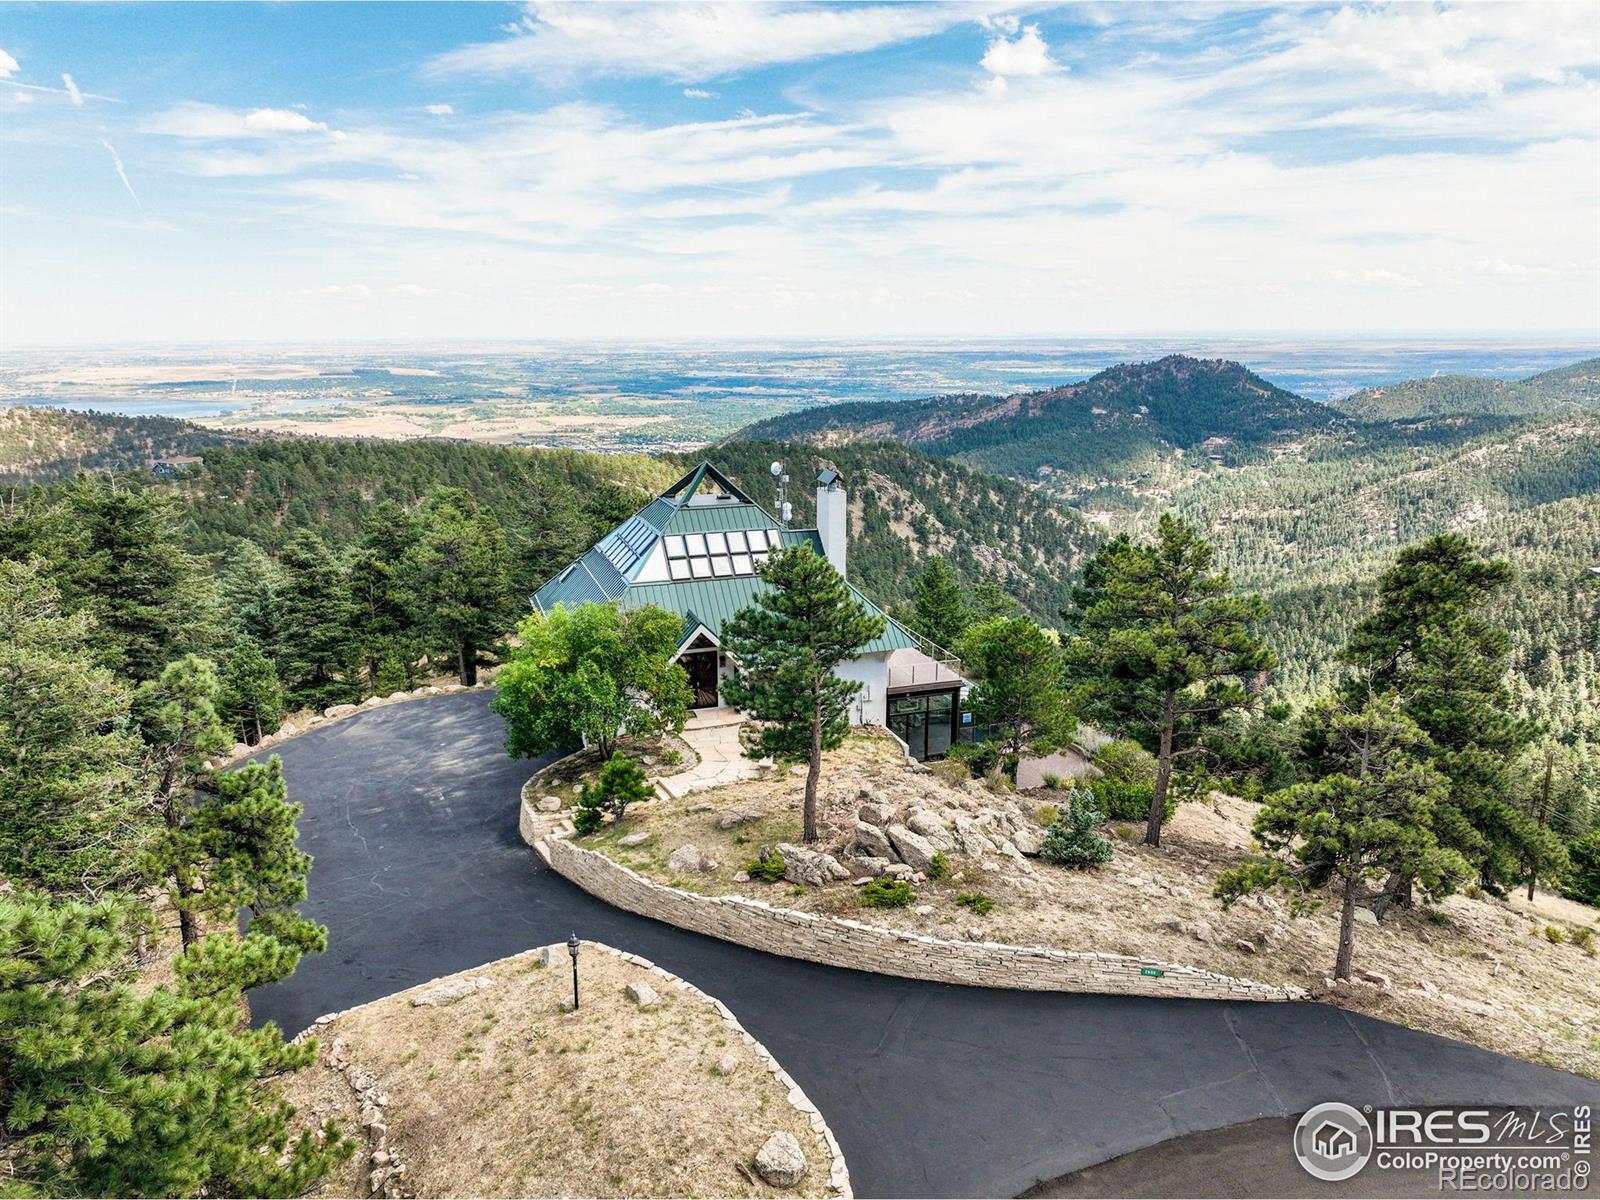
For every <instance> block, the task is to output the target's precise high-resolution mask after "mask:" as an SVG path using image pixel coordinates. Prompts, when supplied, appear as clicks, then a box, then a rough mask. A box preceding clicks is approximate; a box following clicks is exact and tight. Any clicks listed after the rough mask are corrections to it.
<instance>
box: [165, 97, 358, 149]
mask: <svg viewBox="0 0 1600 1200" xmlns="http://www.w3.org/2000/svg"><path fill="white" fill-rule="evenodd" d="M144 129H145V131H146V132H148V133H159V134H165V135H167V136H169V137H181V138H195V139H202V140H213V141H221V140H228V139H233V138H258V137H272V136H274V135H276V134H306V133H319V134H330V135H331V136H334V137H337V136H338V135H337V134H336V133H333V131H331V130H329V128H328V126H327V125H326V124H325V123H324V122H322V121H313V120H312V119H311V118H310V117H308V116H306V115H305V113H302V112H296V111H294V110H293V109H288V108H255V109H250V110H249V111H240V110H238V109H232V108H222V107H219V106H218V105H215V104H195V103H189V104H178V105H174V106H173V107H172V108H169V109H167V110H166V111H165V112H162V113H158V114H157V115H156V116H154V117H152V118H151V119H150V120H148V121H147V122H145V125H144Z"/></svg>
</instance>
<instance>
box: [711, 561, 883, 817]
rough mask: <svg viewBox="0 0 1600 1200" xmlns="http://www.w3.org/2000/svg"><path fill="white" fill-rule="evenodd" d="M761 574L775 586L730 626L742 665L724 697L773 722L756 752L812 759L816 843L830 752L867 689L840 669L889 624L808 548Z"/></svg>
mask: <svg viewBox="0 0 1600 1200" xmlns="http://www.w3.org/2000/svg"><path fill="white" fill-rule="evenodd" d="M758 573H759V574H760V576H761V580H762V582H763V583H764V584H765V585H766V586H765V587H763V588H762V589H761V591H760V592H759V593H758V594H757V596H756V603H755V604H754V605H753V606H751V607H749V608H743V609H740V610H739V611H738V612H736V613H734V615H733V616H732V617H731V618H730V619H729V620H728V621H727V622H725V623H724V624H723V627H722V648H723V650H724V651H726V652H727V653H728V654H729V655H730V656H731V657H732V658H733V660H734V664H735V674H734V675H733V677H731V678H729V679H727V680H724V683H723V689H722V691H723V695H724V696H725V697H726V698H727V700H728V702H729V703H730V704H733V705H734V706H736V707H738V708H742V709H744V710H745V711H746V712H749V713H750V714H751V715H752V716H754V717H755V718H756V719H757V720H758V721H761V722H764V724H762V725H761V727H760V733H759V737H758V743H759V750H757V751H755V753H758V754H761V755H767V754H770V755H773V756H774V757H776V758H780V759H786V760H790V761H802V760H803V761H805V762H807V764H808V768H807V771H806V789H805V803H804V807H803V826H804V832H803V837H804V839H805V840H806V841H808V842H812V841H815V840H816V838H817V781H818V780H819V779H820V778H821V775H822V752H823V751H824V750H833V749H837V748H838V746H839V745H840V744H841V743H842V742H843V741H844V736H845V733H846V732H847V731H848V730H849V728H850V702H851V700H852V699H854V698H855V695H856V693H857V692H858V691H860V690H861V684H860V682H859V681H856V680H847V679H840V678H839V677H838V676H837V675H835V674H834V673H833V671H834V668H835V667H837V666H838V665H839V664H840V663H842V662H844V661H845V660H847V659H849V658H852V657H854V655H855V653H856V652H857V651H858V650H860V649H861V647H862V646H864V645H866V644H867V643H868V642H870V641H872V640H873V639H874V638H877V637H881V636H882V635H883V629H884V623H883V618H881V617H875V616H873V615H872V614H870V613H869V612H868V611H867V609H866V606H865V605H863V604H862V603H861V601H860V600H858V599H856V597H855V595H854V593H852V592H851V590H850V586H849V585H848V584H847V583H845V581H844V577H843V576H841V575H840V574H839V572H837V571H836V570H834V569H833V566H832V565H831V564H830V563H829V562H828V560H827V559H825V558H821V557H819V556H818V555H817V554H816V552H815V551H814V550H812V549H811V547H810V546H809V545H800V546H793V547H789V548H788V549H784V550H779V551H777V552H776V553H774V554H773V555H772V556H771V557H770V558H768V559H767V561H766V562H765V563H763V564H762V565H761V567H760V568H759V571H758Z"/></svg>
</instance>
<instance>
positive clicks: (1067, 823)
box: [1039, 788, 1112, 870]
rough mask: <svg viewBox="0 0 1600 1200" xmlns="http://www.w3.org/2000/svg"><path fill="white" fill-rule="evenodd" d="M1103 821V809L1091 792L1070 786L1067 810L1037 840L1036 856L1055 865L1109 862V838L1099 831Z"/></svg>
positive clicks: (1084, 864) (1084, 866) (1077, 867)
mask: <svg viewBox="0 0 1600 1200" xmlns="http://www.w3.org/2000/svg"><path fill="white" fill-rule="evenodd" d="M1105 822H1106V814H1105V810H1104V809H1102V808H1101V807H1100V805H1099V802H1098V801H1097V800H1096V799H1095V796H1094V793H1093V792H1091V791H1085V790H1083V789H1080V788H1073V789H1072V792H1071V793H1070V794H1069V795H1068V796H1067V811H1066V812H1064V813H1062V814H1061V815H1060V816H1059V817H1057V818H1056V820H1055V822H1054V823H1053V824H1052V825H1051V826H1050V828H1049V829H1047V830H1045V834H1044V839H1043V841H1041V842H1040V843H1039V857H1040V858H1042V859H1044V860H1045V861H1046V862H1052V863H1055V864H1056V865H1057V866H1058V867H1074V868H1076V869H1078V870H1084V869H1086V868H1088V867H1098V866H1100V865H1101V864H1102V863H1108V862H1110V861H1111V855H1112V846H1111V839H1110V838H1108V837H1106V836H1105V835H1104V834H1102V833H1100V832H1099V829H1098V827H1099V826H1101V825H1104V824H1105Z"/></svg>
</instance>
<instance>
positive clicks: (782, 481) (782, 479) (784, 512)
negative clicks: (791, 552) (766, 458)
mask: <svg viewBox="0 0 1600 1200" xmlns="http://www.w3.org/2000/svg"><path fill="white" fill-rule="evenodd" d="M769 469H770V470H771V471H772V477H773V478H774V479H776V480H777V481H778V524H780V525H782V526H783V527H784V528H785V529H787V528H789V518H790V516H791V515H793V510H792V509H790V507H789V476H788V474H787V472H785V471H784V469H783V464H782V463H781V462H774V463H773V464H772V466H771V467H770V468H769Z"/></svg>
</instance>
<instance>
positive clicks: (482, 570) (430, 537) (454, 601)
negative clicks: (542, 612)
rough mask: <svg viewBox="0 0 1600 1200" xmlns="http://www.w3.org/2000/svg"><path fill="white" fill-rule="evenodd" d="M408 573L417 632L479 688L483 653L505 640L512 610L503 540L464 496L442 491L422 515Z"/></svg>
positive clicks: (492, 521) (485, 512)
mask: <svg viewBox="0 0 1600 1200" xmlns="http://www.w3.org/2000/svg"><path fill="white" fill-rule="evenodd" d="M416 519H417V529H418V533H417V540H416V544H415V545H414V546H413V547H412V549H411V551H410V553H409V554H408V556H407V559H406V573H407V577H408V579H409V582H410V588H411V595H412V599H413V604H414V609H413V614H414V617H415V620H416V624H417V627H418V629H419V630H420V632H421V634H422V637H423V639H424V641H425V643H426V644H427V646H428V648H429V649H430V650H436V651H440V652H443V653H447V654H449V655H450V656H451V657H452V658H453V659H455V661H456V668H457V673H458V677H459V678H460V680H461V682H462V684H464V685H466V686H471V685H472V684H475V683H477V682H478V663H479V655H480V653H481V652H483V651H485V650H488V649H491V648H493V647H494V646H495V644H496V643H497V642H499V641H500V640H501V638H503V637H504V636H505V634H506V631H507V629H508V627H509V626H510V624H511V622H512V620H513V613H514V612H515V606H514V603H513V599H512V594H511V577H510V557H509V553H508V551H507V549H506V539H505V534H504V532H503V531H502V530H501V528H500V522H499V520H498V519H497V518H496V517H495V515H494V513H493V512H491V511H490V510H489V509H487V508H480V507H479V506H478V504H477V503H476V501H474V500H473V499H472V497H471V496H470V495H468V494H467V493H466V492H463V491H458V490H455V489H445V488H440V489H438V490H436V491H435V492H434V493H433V494H432V495H430V496H429V497H428V500H427V502H426V503H425V504H423V505H422V507H421V508H420V509H419V510H418V512H417V515H416Z"/></svg>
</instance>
